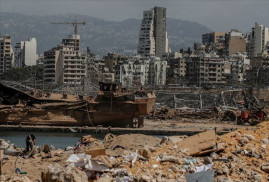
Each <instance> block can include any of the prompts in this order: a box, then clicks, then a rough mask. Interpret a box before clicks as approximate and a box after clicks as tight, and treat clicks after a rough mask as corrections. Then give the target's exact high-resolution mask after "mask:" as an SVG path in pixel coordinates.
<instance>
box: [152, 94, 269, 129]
mask: <svg viewBox="0 0 269 182" xmlns="http://www.w3.org/2000/svg"><path fill="white" fill-rule="evenodd" d="M167 95H168V96H169V97H167ZM164 99H165V100H166V101H167V103H166V102H165V101H164ZM168 101H169V102H168ZM157 102H162V103H164V104H163V105H160V104H158V103H156V104H155V106H154V109H153V112H152V114H151V116H149V118H151V119H161V120H165V119H173V120H181V121H189V122H195V121H199V120H206V121H207V122H233V123H236V124H240V125H255V124H258V123H260V122H261V121H263V120H264V118H265V117H266V115H267V114H268V111H269V110H268V109H266V105H265V104H263V103H262V102H260V101H259V100H258V99H257V98H256V97H255V95H254V94H253V92H252V91H251V90H244V89H238V90H224V91H221V92H220V93H210V92H202V93H180V94H166V95H161V96H160V98H159V97H157Z"/></svg>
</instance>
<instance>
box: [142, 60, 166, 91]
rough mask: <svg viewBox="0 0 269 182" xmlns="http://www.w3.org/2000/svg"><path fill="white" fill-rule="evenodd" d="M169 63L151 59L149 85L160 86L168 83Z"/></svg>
mask: <svg viewBox="0 0 269 182" xmlns="http://www.w3.org/2000/svg"><path fill="white" fill-rule="evenodd" d="M166 71H167V61H163V60H161V59H160V58H159V57H151V58H150V62H149V67H148V78H147V85H151V86H153V87H154V86H159V85H165V83H166Z"/></svg>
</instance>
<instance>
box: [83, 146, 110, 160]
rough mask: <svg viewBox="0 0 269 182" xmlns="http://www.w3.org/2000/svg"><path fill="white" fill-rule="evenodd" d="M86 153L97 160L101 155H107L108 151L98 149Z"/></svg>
mask: <svg viewBox="0 0 269 182" xmlns="http://www.w3.org/2000/svg"><path fill="white" fill-rule="evenodd" d="M85 153H86V154H88V155H91V157H92V158H95V157H97V156H99V155H106V149H104V148H98V149H92V150H86V152H85Z"/></svg>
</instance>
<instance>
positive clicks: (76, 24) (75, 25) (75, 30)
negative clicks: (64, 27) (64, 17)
mask: <svg viewBox="0 0 269 182" xmlns="http://www.w3.org/2000/svg"><path fill="white" fill-rule="evenodd" d="M51 24H71V25H73V27H74V33H75V35H77V34H78V25H85V24H86V23H85V22H77V20H75V21H74V22H58V23H51Z"/></svg>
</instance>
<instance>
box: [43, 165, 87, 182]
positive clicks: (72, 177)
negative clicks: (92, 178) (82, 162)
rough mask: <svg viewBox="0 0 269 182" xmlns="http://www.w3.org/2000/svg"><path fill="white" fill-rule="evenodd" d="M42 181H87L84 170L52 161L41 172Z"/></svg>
mask: <svg viewBox="0 0 269 182" xmlns="http://www.w3.org/2000/svg"><path fill="white" fill-rule="evenodd" d="M41 179H42V182H66V181H72V182H81V181H88V177H87V175H86V173H85V172H83V171H80V170H78V169H77V168H75V167H71V166H61V165H60V164H57V163H53V164H50V165H49V166H47V167H46V168H45V169H44V170H43V171H42V172H41Z"/></svg>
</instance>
